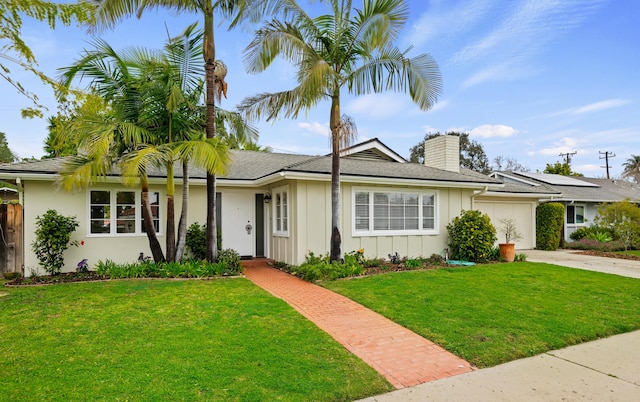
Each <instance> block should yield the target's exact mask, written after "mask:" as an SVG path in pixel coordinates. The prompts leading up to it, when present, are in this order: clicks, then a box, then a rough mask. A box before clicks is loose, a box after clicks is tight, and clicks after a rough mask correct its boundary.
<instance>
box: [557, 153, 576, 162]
mask: <svg viewBox="0 0 640 402" xmlns="http://www.w3.org/2000/svg"><path fill="white" fill-rule="evenodd" d="M577 153H578V151H573V152H567V153H564V154H562V153H561V154H560V155H558V156H562V157H563V158H564V161H565V163H566V164H567V165H571V156H573V155H576V154H577Z"/></svg>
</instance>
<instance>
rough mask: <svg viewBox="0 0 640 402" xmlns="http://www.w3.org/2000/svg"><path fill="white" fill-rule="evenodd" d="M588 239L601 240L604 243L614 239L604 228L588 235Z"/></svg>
mask: <svg viewBox="0 0 640 402" xmlns="http://www.w3.org/2000/svg"><path fill="white" fill-rule="evenodd" d="M587 239H590V240H595V241H599V242H602V243H607V242H610V241H611V240H613V238H612V237H611V235H610V234H609V233H608V232H607V231H604V230H598V231H597V232H592V233H589V234H588V235H587Z"/></svg>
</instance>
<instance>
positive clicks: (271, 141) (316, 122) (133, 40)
mask: <svg viewBox="0 0 640 402" xmlns="http://www.w3.org/2000/svg"><path fill="white" fill-rule="evenodd" d="M301 1H304V0H301ZM354 5H355V6H356V7H358V6H359V5H360V1H358V0H354ZM409 5H410V17H409V21H408V23H407V25H406V27H405V29H404V31H403V32H402V35H401V37H400V38H399V39H398V44H399V45H400V47H401V48H407V47H409V46H413V50H412V51H411V53H410V54H411V55H417V54H420V53H429V54H431V55H432V56H433V57H434V58H435V60H436V61H437V62H438V64H439V66H440V69H441V73H442V77H443V82H444V90H443V93H442V95H441V96H440V98H439V100H438V103H437V104H436V105H435V107H434V108H433V109H432V110H430V111H428V112H422V111H420V110H419V109H418V108H417V107H416V106H414V105H413V103H412V102H411V99H410V98H409V96H408V95H405V94H401V93H391V92H387V93H382V94H374V95H369V96H361V97H358V98H354V97H351V96H348V95H347V94H344V95H343V99H342V105H343V113H346V114H348V115H350V116H351V117H352V118H354V119H355V122H356V124H357V127H358V133H359V140H366V139H370V138H374V137H377V138H379V139H380V140H381V141H382V142H384V143H385V144H387V145H388V146H390V147H391V148H392V149H394V150H395V151H397V152H398V153H400V154H401V155H403V156H405V157H408V155H409V148H410V147H411V146H413V145H415V144H416V143H418V142H419V141H420V140H421V139H422V138H423V137H424V135H425V133H427V132H436V131H440V132H444V131H449V130H457V131H465V132H469V133H470V135H471V138H472V139H475V140H477V141H478V142H480V143H481V144H482V145H483V146H484V149H485V151H486V153H487V155H488V157H489V159H490V160H492V159H493V158H494V157H496V156H505V157H511V158H515V159H516V160H518V161H519V162H520V163H522V164H524V165H525V166H527V167H529V169H530V170H531V171H536V170H540V171H542V170H543V169H544V167H545V165H546V164H547V163H554V162H556V161H560V160H561V157H560V156H559V154H560V153H566V152H574V151H575V152H577V154H576V155H574V156H573V158H572V167H573V170H575V171H578V172H581V173H583V174H585V175H586V176H592V177H604V175H605V174H606V173H605V169H603V168H602V167H601V166H603V165H604V160H600V159H599V158H600V157H601V156H602V155H600V154H599V152H605V151H609V152H612V153H614V154H615V155H616V157H614V158H612V159H611V160H610V164H611V167H612V169H611V174H612V175H614V176H618V175H620V173H621V172H622V166H621V165H622V163H623V162H624V161H625V160H626V159H627V158H629V157H630V156H631V155H632V154H634V155H640V110H639V109H638V105H639V103H640V77H639V73H640V23H639V22H638V16H639V15H640V1H636V0H533V1H525V0H472V1H471V0H467V1H454V0H410V1H409ZM322 7H323V6H322V5H321V4H318V2H317V1H316V2H314V5H313V7H311V8H310V10H313V11H311V12H312V13H313V12H315V11H316V10H317V11H323V8H322ZM200 19H201V18H200V16H198V15H195V14H194V15H190V14H183V15H179V16H177V15H176V14H175V13H171V12H157V13H156V12H150V13H148V14H147V15H145V16H143V18H142V19H141V20H137V19H135V18H133V19H130V20H127V21H125V22H124V23H122V24H121V25H119V26H118V27H117V28H115V29H114V30H111V31H105V32H102V33H101V37H103V38H104V39H106V40H107V41H108V42H109V43H110V44H112V46H114V47H115V48H118V49H121V48H125V47H127V46H144V47H147V48H160V47H162V45H163V43H164V42H165V40H166V38H167V33H166V32H167V29H168V30H169V32H170V33H171V34H172V35H176V34H179V33H180V32H181V31H182V30H183V29H184V28H185V27H186V26H187V25H188V24H190V23H192V22H196V21H197V22H200ZM165 24H166V26H165ZM167 27H168V28H167ZM253 29H254V27H252V26H245V27H243V29H239V30H236V31H233V32H227V31H226V26H225V25H224V23H222V25H221V26H219V27H218V28H217V30H216V46H217V58H218V59H222V60H223V61H225V63H226V64H227V65H228V66H229V74H228V76H227V82H228V84H229V93H228V95H229V97H228V99H225V100H223V103H222V107H224V108H226V109H233V108H234V107H235V105H237V104H238V103H239V102H240V101H241V100H242V99H243V98H244V97H246V96H250V95H254V94H256V93H258V92H265V91H267V92H268V91H278V90H283V89H288V88H291V87H292V86H293V84H294V81H293V77H294V72H295V70H294V68H293V67H291V66H290V65H288V64H285V63H283V62H277V63H275V64H274V65H272V66H271V67H270V68H269V70H267V71H266V72H264V73H261V74H258V75H247V74H246V73H245V70H244V67H243V65H242V51H243V50H244V48H245V47H246V45H247V44H248V43H249V41H250V40H251V37H252V32H253ZM23 34H24V37H25V38H26V40H27V42H28V43H29V44H30V46H31V48H32V50H34V52H35V53H36V56H37V58H38V61H39V64H40V68H41V69H42V70H43V71H44V72H45V73H47V74H50V75H54V76H55V75H56V74H57V73H56V69H57V68H59V67H64V66H68V65H69V64H71V63H72V62H73V60H74V59H76V58H78V57H79V54H80V52H81V51H82V50H83V49H84V48H90V45H89V43H88V41H90V39H91V38H90V37H89V36H88V35H87V33H86V30H85V29H84V28H76V27H72V28H66V27H59V28H58V29H56V30H55V31H52V30H49V29H48V28H47V27H46V25H43V24H42V23H37V22H33V21H25V26H24V29H23ZM12 71H13V76H14V78H17V79H19V80H20V81H21V82H22V83H23V85H25V86H26V87H27V88H28V89H29V90H31V91H33V92H36V93H37V94H38V95H39V97H40V99H41V101H42V102H43V103H44V104H46V105H48V106H49V109H50V111H49V113H48V114H54V113H55V109H56V103H55V100H54V98H53V94H52V93H51V91H50V90H49V89H47V88H46V87H44V86H42V85H40V84H39V83H38V82H37V80H34V79H33V78H32V77H30V76H29V75H26V74H22V73H20V72H19V71H18V68H17V67H14V68H13V70H12ZM80 84H81V85H83V84H86V83H80ZM0 89H1V90H2V93H3V96H2V98H1V99H0V131H2V132H5V133H6V134H7V138H8V141H9V146H10V147H11V148H12V149H13V150H14V151H15V152H17V153H18V154H19V155H20V156H21V157H30V156H35V157H40V156H41V155H42V154H43V149H42V145H43V141H44V138H46V135H47V129H46V120H44V119H36V120H23V119H22V118H21V117H20V109H21V108H22V107H25V106H29V102H28V101H27V100H26V99H24V98H22V97H21V96H20V95H18V94H17V93H15V90H14V89H13V88H12V87H10V86H9V85H8V84H7V83H5V82H4V81H0ZM328 120H329V104H328V103H326V102H325V103H320V104H318V106H317V107H316V108H315V109H313V110H311V111H309V112H308V113H307V114H303V115H302V116H301V117H300V118H299V119H298V120H296V121H293V120H287V119H280V120H278V121H275V122H273V123H265V122H260V123H258V124H257V126H258V128H259V129H260V140H259V143H260V144H261V145H268V146H271V147H272V148H274V150H275V151H281V152H294V153H304V154H326V153H328V152H329V139H328V135H329V129H328Z"/></svg>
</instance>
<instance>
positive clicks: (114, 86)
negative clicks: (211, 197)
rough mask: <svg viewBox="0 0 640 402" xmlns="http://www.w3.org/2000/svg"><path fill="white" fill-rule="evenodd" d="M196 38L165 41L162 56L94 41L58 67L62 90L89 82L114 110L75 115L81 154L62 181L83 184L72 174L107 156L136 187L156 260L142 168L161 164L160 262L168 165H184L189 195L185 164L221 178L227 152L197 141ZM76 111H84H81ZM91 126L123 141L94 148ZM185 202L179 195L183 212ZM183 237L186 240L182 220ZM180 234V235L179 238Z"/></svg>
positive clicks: (171, 246)
mask: <svg viewBox="0 0 640 402" xmlns="http://www.w3.org/2000/svg"><path fill="white" fill-rule="evenodd" d="M201 41H202V32H198V31H196V30H195V24H194V25H192V26H190V27H188V28H187V29H186V30H185V32H184V33H183V34H181V35H179V36H178V37H176V38H172V39H170V40H169V43H168V44H167V46H166V47H165V51H164V52H163V53H158V52H152V51H148V50H146V49H127V50H125V51H122V52H120V53H119V52H116V51H114V50H113V49H112V48H111V47H110V46H109V45H108V44H107V43H105V42H103V41H97V42H96V49H95V50H92V51H87V52H86V53H85V55H84V56H83V57H82V58H81V59H80V60H79V61H78V62H76V64H74V65H73V66H71V67H69V68H67V69H64V70H63V71H64V74H63V77H64V83H65V85H69V84H70V83H71V81H72V80H73V78H74V77H75V76H76V75H79V74H80V75H82V76H85V77H88V78H90V79H91V82H92V87H93V89H94V90H95V91H96V93H98V94H100V95H102V96H103V97H104V98H105V99H106V100H107V101H108V106H109V108H108V109H107V111H108V112H114V113H106V114H105V113H102V112H98V113H97V115H94V114H91V113H81V114H80V115H77V116H74V118H73V121H74V123H76V124H78V127H77V130H75V131H76V132H78V133H79V134H80V147H81V148H82V149H83V151H84V152H86V154H87V155H86V157H84V155H83V157H84V159H83V157H78V158H75V159H74V160H73V161H74V163H71V164H69V168H68V169H67V170H68V171H67V172H65V174H64V176H65V178H66V179H67V180H69V181H70V182H71V183H73V182H76V181H79V180H83V179H84V180H86V177H84V176H82V175H80V176H78V175H76V174H75V172H77V171H80V172H82V170H81V168H83V163H85V164H87V165H90V164H91V163H93V164H96V163H100V161H102V160H104V159H107V157H108V159H111V161H112V163H113V162H116V163H118V164H119V166H120V168H121V170H122V173H123V174H122V178H123V181H124V182H125V184H127V185H131V186H134V185H141V186H142V188H143V194H142V196H143V205H144V209H143V212H144V213H143V215H144V219H145V228H146V232H147V235H149V236H150V245H151V246H152V254H153V256H154V260H156V261H159V260H162V259H164V258H165V256H164V255H162V250H161V249H159V247H158V245H157V244H156V240H154V239H152V237H155V235H154V233H153V232H154V230H153V226H152V225H151V221H150V219H149V220H148V221H147V216H149V217H150V212H151V210H150V208H148V206H147V204H145V197H148V184H147V183H146V172H147V171H148V169H149V168H151V167H153V166H155V167H163V168H165V169H166V172H167V225H166V240H167V244H166V251H167V259H169V260H175V258H176V254H177V250H176V247H177V246H176V237H175V218H174V217H175V213H174V199H173V197H174V193H175V186H174V163H175V162H177V161H182V162H183V169H184V171H183V179H184V180H185V182H186V183H187V185H186V186H185V187H183V191H184V192H188V169H187V166H188V164H189V162H193V163H194V164H196V165H198V166H202V167H204V168H205V169H206V170H207V172H217V173H220V172H222V171H223V169H224V165H225V164H226V162H227V161H228V158H227V156H226V155H227V153H226V149H227V148H226V146H225V145H224V144H223V142H222V141H218V140H217V139H207V140H205V139H204V138H203V134H204V113H201V111H202V108H199V107H198V102H199V100H200V99H201V98H202V89H203V83H202V81H203V80H202V73H201V71H200V69H201V68H200V69H198V68H197V67H196V66H197V64H196V63H194V58H196V57H199V49H201ZM80 112H83V110H82V109H80ZM115 112H118V113H119V114H115ZM113 122H117V123H118V126H117V127H116V128H115V129H114V128H112V126H113ZM90 125H95V126H97V127H98V130H104V131H102V132H99V136H100V140H101V139H102V137H104V136H109V135H111V134H110V131H115V132H123V135H122V139H120V138H115V141H114V143H121V144H122V146H120V147H116V148H96V147H95V146H94V143H99V142H100V141H99V140H98V138H96V136H93V137H92V136H88V135H87V133H90V132H91V131H90V130H88V126H90ZM69 131H70V132H71V133H73V132H74V130H69ZM129 133H133V134H135V133H141V134H144V137H143V136H138V137H135V138H134V140H133V141H132V140H128V139H127V137H126V135H127V134H129ZM85 148H86V149H85ZM186 198H187V197H186V196H185V197H183V200H184V201H183V202H184V205H183V213H185V214H186V208H187V207H186V202H187V200H186ZM182 221H186V216H183V217H181V222H182ZM184 232H185V233H184V235H186V222H185V227H184ZM181 235H183V234H182V233H180V232H179V234H178V238H179V239H181ZM184 235H183V236H182V237H184ZM182 243H184V242H182Z"/></svg>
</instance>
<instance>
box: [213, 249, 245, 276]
mask: <svg viewBox="0 0 640 402" xmlns="http://www.w3.org/2000/svg"><path fill="white" fill-rule="evenodd" d="M218 263H219V264H221V265H222V266H223V267H224V270H225V272H224V274H225V275H238V274H239V273H241V272H242V263H241V262H240V254H238V252H237V251H235V250H233V249H230V248H226V249H224V250H220V251H219V252H218Z"/></svg>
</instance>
